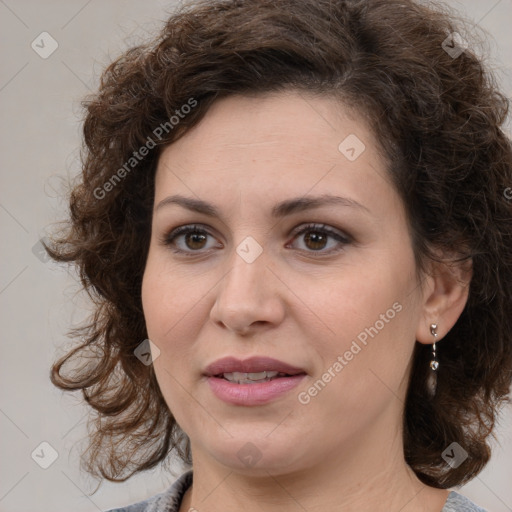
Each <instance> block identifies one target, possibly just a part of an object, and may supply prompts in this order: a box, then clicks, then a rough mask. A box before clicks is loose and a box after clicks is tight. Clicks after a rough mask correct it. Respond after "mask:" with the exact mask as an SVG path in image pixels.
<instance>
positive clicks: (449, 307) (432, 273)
mask: <svg viewBox="0 0 512 512" xmlns="http://www.w3.org/2000/svg"><path fill="white" fill-rule="evenodd" d="M472 275H473V269H472V261H465V262H463V263H460V262H457V263H455V262H453V260H444V261H443V262H437V261H431V264H430V270H429V273H428V275H427V276H426V278H425V282H424V286H423V307H422V313H421V316H420V319H419V324H418V327H417V330H416V340H417V341H418V342H419V343H425V344H432V343H434V337H433V336H432V334H431V332H430V325H431V324H437V333H438V336H437V341H439V340H441V339H442V338H443V337H444V336H446V334H447V333H448V332H449V331H450V329H451V328H452V327H453V326H454V325H455V323H456V322H457V320H458V318H459V316H460V315H461V313H462V311H463V310H464V307H465V305H466V302H467V299H468V294H469V285H470V282H471V277H472Z"/></svg>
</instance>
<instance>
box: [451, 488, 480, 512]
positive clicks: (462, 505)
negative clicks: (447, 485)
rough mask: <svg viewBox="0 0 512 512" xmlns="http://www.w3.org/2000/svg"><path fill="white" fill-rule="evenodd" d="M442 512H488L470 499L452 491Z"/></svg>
mask: <svg viewBox="0 0 512 512" xmlns="http://www.w3.org/2000/svg"><path fill="white" fill-rule="evenodd" d="M441 512H486V511H485V510H484V509H483V508H481V507H479V506H478V505H475V504H474V503H473V502H472V501H471V500H470V499H468V498H466V496H463V495H462V494H459V493H458V492H455V491H452V492H451V493H450V494H449V495H448V499H447V500H446V503H445V505H444V507H443V510H442V511H441Z"/></svg>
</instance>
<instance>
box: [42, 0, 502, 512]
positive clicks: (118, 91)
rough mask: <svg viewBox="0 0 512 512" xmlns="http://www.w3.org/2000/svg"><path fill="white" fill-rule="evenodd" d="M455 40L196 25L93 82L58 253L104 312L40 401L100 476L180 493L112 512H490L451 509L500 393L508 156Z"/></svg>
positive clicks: (298, 14) (392, 26) (380, 17)
mask: <svg viewBox="0 0 512 512" xmlns="http://www.w3.org/2000/svg"><path fill="white" fill-rule="evenodd" d="M458 30H460V29H458V28H457V25H456V24H455V22H454V21H453V19H452V18H450V17H449V16H448V15H447V14H445V13H440V12H439V11H435V10H433V9H431V8H429V7H427V6H424V5H421V4H419V3H416V2H413V1H411V0H391V1H390V0H386V1H382V0H371V1H358V0H353V1H349V0H347V1H339V0H337V1H328V0H314V1H313V0H272V1H271V0H258V1H256V0H252V1H250V0H240V1H221V0H215V1H207V2H203V3H197V2H196V3H194V4H189V6H187V7H184V8H182V10H181V11H180V12H179V13H177V14H175V15H173V16H172V17H171V18H170V19H169V21H168V22H167V24H166V26H165V27H164V29H163V30H162V32H161V34H160V35H159V36H158V38H157V39H156V40H155V41H154V42H153V43H150V44H148V45H146V46H140V47H137V48H133V49H131V50H129V51H127V52H126V53H125V54H124V55H123V56H122V57H120V58H119V59H118V60H117V61H116V62H114V63H113V64H111V65H110V66H109V68H108V69H107V70H106V71H105V73H104V75H103V78H102V81H101V85H100V88H99V91H98V93H97V94H96V95H95V96H93V97H92V98H91V99H90V100H89V101H88V102H87V116H86V119H85V124H84V140H85V145H86V155H85V159H84V167H83V174H82V177H81V182H80V183H79V184H78V185H77V186H76V188H75V189H74V190H73V193H72V196H71V216H70V222H69V230H68V231H67V232H66V233H65V234H63V235H62V236H61V237H60V238H58V239H56V240H55V243H54V244H53V246H52V247H51V248H49V250H50V252H51V254H52V256H53V257H54V258H55V259H57V260H59V261H68V262H74V263H75V264H76V265H77V266H78V268H79V270H80V272H81V276H82V282H83V284H84V286H85V288H86V289H87V290H88V291H89V293H90V295H91V297H92V298H93V299H94V301H95V304H96V309H95V314H94V316H93V318H92V319H91V322H90V323H89V324H88V325H86V326H84V327H83V328H82V329H81V330H79V331H78V332H76V333H75V334H76V335H77V336H80V337H82V343H81V344H80V346H78V347H77V348H76V349H75V350H73V351H72V352H71V353H69V354H67V355H66V356H65V357H64V358H63V359H61V360H60V361H58V362H57V363H56V364H55V366H54V368H53V373H52V379H53V382H54V383H55V384H56V385H57V386H59V387H60V388H62V389H66V390H78V389H80V390H82V392H83V394H84V397H85V399H86V400H87V403H88V404H89V405H90V406H91V407H92V408H93V410H94V411H96V416H95V422H94V423H93V425H92V426H93V429H94V430H93V432H92V433H91V444H90V449H89V451H88V452H87V453H86V459H85V460H86V462H87V464H88V465H87V468H88V470H89V471H90V472H91V473H93V474H95V475H100V476H102V477H104V478H107V479H109V480H112V481H123V480H126V479H127V478H129V477H130V476H131V475H133V474H134V473H136V472H138V471H142V470H145V469H149V468H152V467H154V466H155V465H157V464H159V463H161V462H162V461H164V460H167V461H168V459H169V454H170V453H171V452H174V453H176V454H178V456H179V457H180V458H181V459H182V460H183V461H184V462H185V464H186V465H187V468H188V469H189V471H187V472H186V473H185V474H184V475H182V476H181V477H180V478H179V479H178V481H177V482H176V483H175V484H174V485H173V486H172V487H171V488H170V489H168V490H167V491H166V492H164V493H163V494H161V495H158V496H155V497H152V498H149V499H148V500H146V501H145V502H143V503H139V504H136V505H132V506H128V507H126V508H121V509H118V511H122V510H124V511H130V512H135V511H164V510H166V511H180V512H183V511H187V510H197V511H199V512H201V511H208V512H211V511H220V510H223V511H229V510H235V509H238V508H239V507H240V506H243V508H244V510H245V511H246V512H251V511H252V510H265V511H274V510H280V511H281V510H290V511H292V510H311V511H315V510H332V511H334V510H343V511H356V510H357V511H366V510H368V511H370V510H371V511H376V510H385V511H392V510H396V511H397V512H398V511H402V512H409V511H410V512H412V511H415V512H416V511H418V512H419V511H421V512H423V511H425V512H438V511H440V510H443V511H444V512H447V511H478V510H482V509H481V508H479V507H478V506H476V505H475V504H473V503H471V502H470V501H469V500H468V499H466V498H464V497H463V496H461V495H460V494H458V493H456V492H454V491H451V492H450V490H449V488H450V487H454V486H458V485H461V484H463V483H465V482H467V481H469V480H470V479H471V478H473V477H474V476H475V475H477V474H478V473H479V472H480V471H481V470H482V468H483V467H484V466H485V464H486V463H487V461H488V460H489V457H490V450H489V446H488V444H487V439H488V437H489V435H490V434H491V433H492V431H493V425H494V422H495V418H496V415H497V413H498V411H499V407H500V405H501V404H502V403H504V401H505V400H506V397H507V393H508V390H509V386H510V384H511V379H510V375H511V373H510V371H511V369H512V340H511V333H512V325H511V322H512V296H511V286H510V285H511V283H512V256H511V254H510V247H511V246H512V206H511V202H510V200H509V196H508V195H507V190H509V187H510V186H511V184H512V150H511V145H510V142H509V140H508V139H507V137H506V136H505V135H504V133H503V131H502V130H501V126H502V124H503V122H504V120H505V118H506V114H507V109H508V103H507V100H506V98H505V97H504V96H503V95H502V94H501V93H500V92H499V91H498V90H497V88H496V86H495V85H494V82H493V79H492V77H491V76H489V75H488V74H487V73H486V72H485V71H484V68H483V64H482V62H481V61H480V60H479V59H478V58H477V57H476V56H475V55H474V54H473V52H472V51H471V48H469V46H468V44H467V43H465V42H464V40H463V39H462V37H461V36H460V35H459V34H458V32H457V31H458ZM150 340H151V341H150ZM86 354H87V358H85V355H86ZM192 463H193V472H192V469H191V468H192Z"/></svg>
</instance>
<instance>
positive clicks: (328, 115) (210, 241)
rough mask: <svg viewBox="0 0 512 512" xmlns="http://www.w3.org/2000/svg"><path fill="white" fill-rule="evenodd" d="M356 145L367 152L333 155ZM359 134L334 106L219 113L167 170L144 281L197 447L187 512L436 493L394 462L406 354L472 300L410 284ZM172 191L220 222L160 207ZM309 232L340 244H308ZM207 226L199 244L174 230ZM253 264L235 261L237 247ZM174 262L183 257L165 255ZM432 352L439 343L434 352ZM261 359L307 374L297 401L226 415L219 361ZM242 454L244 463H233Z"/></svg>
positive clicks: (244, 101) (213, 112) (174, 150)
mask: <svg viewBox="0 0 512 512" xmlns="http://www.w3.org/2000/svg"><path fill="white" fill-rule="evenodd" d="M350 134H355V135H356V136H357V137H358V138H359V139H360V140H361V141H363V143H364V144H365V146H366V149H365V151H364V152H363V153H362V154H361V155H360V156H359V157H358V158H357V159H356V160H354V161H350V160H349V159H347V158H346V156H345V155H344V154H342V153H341V152H340V151H339V150H338V146H339V144H340V142H342V141H343V140H344V139H345V138H346V137H347V136H348V135H350ZM386 169H387V164H386V162H385V160H384V158H383V157H382V152H381V151H379V145H378V141H376V140H375V138H374V136H373V135H372V133H371V131H370V130H369V128H368V126H367V124H366V122H365V121H364V119H363V118H362V117H360V116H358V115H357V113H354V112H351V111H350V110H349V109H348V108H347V107H345V106H343V105H342V104H340V102H339V101H336V100H334V99H332V98H328V97H321V98H320V97H318V96H317V97H315V96H312V95H305V94H304V93H300V94H299V93H298V92H295V91H291V90H290V91H287V92H286V93H283V92H281V93H275V94H268V95H264V96H260V97H245V96H231V97H229V98H226V99H223V100H220V101H217V102H216V103H215V104H214V105H213V106H212V107H211V108H210V110H209V111H208V113H207V114H206V116H205V118H204V119H203V120H202V121H201V122H200V123H199V124H198V125H197V126H196V127H194V128H193V129H192V130H191V131H189V132H188V133H187V134H186V135H185V136H184V137H182V138H181V139H179V140H178V141H176V142H175V143H174V144H172V145H170V146H168V147H167V148H166V149H165V150H164V151H163V153H162V154H161V156H160V159H159V164H158V169H157V174H156V184H155V210H154V215H153V223H152V239H151V244H150V250H149V254H148V259H147V266H146V269H145V274H144V280H143V288H142V294H143V306H144V314H145V318H146V323H147V328H148V335H149V338H150V339H151V340H152V341H153V342H154V343H155V345H156V346H157V347H158V348H159V350H160V355H159V357H157V358H156V359H155V361H154V369H155V372H156V375H157V379H158V382H159V385H160V388H161V390H162V393H163V395H164V397H165V400H166V402H167V404H168V406H169V408H170V410H171V411H172V412H173V414H174V416H175V417H176V419H177V421H178V423H179V425H180V426H181V427H182V428H183V430H184V431H185V432H186V433H187V435H188V436H189V438H190V441H191V447H192V455H193V460H194V483H193V486H192V487H191V489H189V491H188V492H187V494H186V495H185V498H184V501H183V503H182V506H181V508H180V511H187V510H189V508H190V507H194V508H195V509H196V510H197V511H199V512H203V511H204V512H205V511H221V510H222V511H223V512H231V511H235V510H236V511H238V510H240V507H243V510H244V512H252V511H261V510H265V511H268V512H273V511H276V512H277V511H280V512H281V511H283V510H287V511H288V510H290V511H293V510H297V511H300V510H308V511H311V512H316V511H325V510H330V511H338V510H339V511H341V510H343V511H344V512H350V511H358V512H361V511H365V510H372V511H377V510H379V511H380V510H382V511H384V510H385V511H396V512H398V511H401V512H410V511H429V512H439V511H440V510H441V509H442V507H443V505H444V503H445V501H446V498H447V495H448V492H447V491H446V490H440V489H434V488H431V487H428V486H425V485H424V484H422V483H421V482H420V481H419V480H418V479H417V478H416V476H415V475H414V473H413V471H412V470H411V469H410V468H409V467H408V466H407V464H406V463H405V461H404V456H403V446H402V431H401V428H402V427H401V418H402V414H403V407H404V397H405V394H406V389H407V378H408V375H409V371H410V361H411V356H412V351H413V348H414V345H415V343H416V341H418V342H420V343H432V342H433V336H432V335H431V333H430V324H431V323H433V322H434V323H437V324H438V334H439V336H438V341H439V340H440V339H442V338H443V336H444V335H445V334H446V333H447V332H448V331H449V330H450V329H451V327H452V326H453V325H454V323H455V322H456V320H457V318H458V317H459V315H460V314H461V312H462V310H463V308H464V305H465V303H466V300H467V290H468V286H467V285H468V282H469V279H470V276H468V275H466V274H463V273H462V271H459V269H456V268H455V269H451V270H449V269H448V267H444V266H442V265H440V264H436V265H434V264H431V266H430V272H429V274H428V275H423V276H420V279H419V278H418V276H417V274H416V266H415V260H414V256H413V251H412V246H411V239H410V236H409V232H408V228H407V220H406V216H405V212H404V208H403V203H402V201H401V199H400V197H399V196H398V194H397V192H396V191H395V189H394V188H393V186H392V185H391V183H390V180H389V177H388V175H387V171H386ZM174 194H180V195H183V196H186V197H189V198H194V199H202V200H204V201H208V202H210V203H212V204H213V205H215V206H216V207H217V208H218V210H219V212H220V215H219V216H208V215H206V214H204V213H196V212H193V211H190V210H188V209H186V208H184V207H182V206H180V205H177V204H166V205H162V206H160V207H159V204H160V203H161V202H162V200H164V199H165V198H166V197H168V196H171V195H174ZM322 194H333V195H337V196H343V197H346V198H350V199H351V200H353V201H357V203H359V204H360V205H362V207H350V206H344V205H338V204H329V205H327V204H323V205H322V206H320V207H318V208H315V209H311V210H306V211H301V212H295V213H293V214H290V215H287V216H286V217H283V218H281V219H275V218H273V217H272V216H271V210H272V207H273V206H274V205H275V204H276V203H278V202H280V201H283V200H286V199H290V198H295V197H303V196H307V197H311V196H318V195H322ZM308 223H320V224H325V225H327V226H328V227H331V228H332V229H334V230H335V231H336V232H340V233H341V234H342V235H349V237H350V239H351V241H349V242H348V243H339V242H337V241H336V240H335V239H333V238H331V237H328V238H327V239H322V240H323V244H322V243H318V240H317V245H315V242H314V241H313V242H311V241H310V240H309V238H308V235H309V236H311V235H312V234H313V235H314V234H315V233H316V234H317V236H318V232H317V230H315V229H310V230H309V231H307V232H305V233H302V234H294V232H293V230H294V228H296V227H300V226H304V225H306V224H308ZM189 224H200V225H201V227H203V228H204V229H206V230H207V231H208V232H209V233H210V234H209V235H208V236H207V238H206V240H204V239H199V242H198V241H197V239H194V238H192V239H191V240H190V239H188V245H187V239H186V238H185V236H184V235H181V236H179V237H178V238H177V239H175V240H174V244H175V245H174V246H173V245H166V244H165V243H163V240H164V239H165V237H166V236H168V235H169V233H170V232H171V231H172V230H173V229H175V228H176V227H178V226H183V225H189ZM248 236H251V237H253V238H254V239H255V240H256V241H257V242H258V243H259V245H260V246H261V248H262V249H263V252H262V253H261V254H260V255H259V257H257V258H256V259H255V261H253V262H252V263H248V262H246V261H245V260H244V259H242V258H241V256H239V254H237V252H236V248H237V246H238V245H239V244H240V243H241V242H243V241H244V240H245V239H246V237H248ZM177 248H181V249H182V250H184V251H188V253H192V256H191V257H187V256H186V255H183V254H180V253H176V252H173V249H177ZM397 302H398V303H399V304H400V305H401V306H402V310H401V311H400V312H398V313H397V314H396V315H395V316H394V318H393V319H391V320H389V321H388V322H386V323H385V325H384V327H383V328H381V329H380V330H379V332H378V334H377V335H374V337H373V338H369V339H368V343H367V345H366V346H364V345H361V344H360V345H361V346H362V349H361V350H360V351H359V352H358V353H357V355H355V356H354V357H353V358H352V360H350V361H347V364H346V365H345V366H344V367H343V369H342V371H340V372H339V373H336V376H335V377H333V378H332V379H331V381H330V382H329V383H328V384H327V385H326V386H325V388H324V389H322V391H321V392H320V393H318V394H317V395H316V396H314V397H312V398H311V401H310V402H309V403H308V404H306V405H304V404H302V403H300V402H299V400H298V398H297V395H298V393H299V392H301V391H307V390H308V389H309V388H310V387H311V386H312V384H313V383H314V382H316V381H317V380H318V379H319V378H321V376H322V374H324V373H325V372H326V371H327V370H328V368H330V367H331V368H332V366H333V364H334V363H335V361H337V358H338V356H340V355H341V356H343V354H344V353H345V352H346V351H347V350H348V349H349V348H350V346H351V343H352V341H353V340H355V339H356V338H357V335H358V334H359V333H361V332H362V331H364V330H365V328H368V327H370V326H374V325H375V324H376V321H377V320H379V319H380V318H382V317H381V316H380V315H382V314H385V313H386V311H387V310H389V309H390V308H392V305H393V304H394V303H397ZM438 350H442V343H441V344H440V345H439V346H438ZM229 355H233V356H235V357H239V358H241V359H244V358H247V357H251V356H254V355H267V356H271V357H274V358H276V359H280V360H282V361H285V362H287V363H289V364H292V365H294V366H297V367H300V368H303V369H304V370H305V371H306V372H307V374H308V375H307V377H306V378H305V379H304V381H303V382H302V383H301V384H300V386H299V388H298V389H294V390H293V391H291V392H289V393H287V394H286V395H284V396H282V397H280V398H278V399H277V400H275V401H273V402H271V403H268V404H265V405H260V406H255V407H243V406H237V405H231V404H227V403H224V402H222V401H221V400H219V399H218V398H217V397H216V396H215V395H214V394H213V393H212V392H211V390H210V388H209V386H208V384H207V382H206V380H205V378H204V377H203V376H202V371H203V370H204V368H205V367H206V366H207V365H208V364H210V363H212V362H213V361H215V360H217V359H219V358H221V357H225V356H229ZM248 442H250V443H252V444H253V445H255V446H256V448H257V451H258V453H259V455H260V456H261V458H260V459H259V461H258V462H257V463H256V464H255V465H254V466H248V465H247V464H246V463H244V462H243V461H242V460H241V459H239V457H238V455H237V454H238V451H239V450H240V449H241V448H242V447H244V445H246V443H248Z"/></svg>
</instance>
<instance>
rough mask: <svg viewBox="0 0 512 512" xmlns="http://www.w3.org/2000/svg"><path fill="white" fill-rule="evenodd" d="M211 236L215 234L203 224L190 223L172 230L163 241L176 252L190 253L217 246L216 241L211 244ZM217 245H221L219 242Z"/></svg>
mask: <svg viewBox="0 0 512 512" xmlns="http://www.w3.org/2000/svg"><path fill="white" fill-rule="evenodd" d="M209 237H210V238H212V239H213V236H212V235H211V234H210V233H209V232H208V231H206V230H205V229H204V228H202V227H201V226H197V225H189V226H180V227H178V228H176V229H174V230H172V231H171V232H170V233H169V234H168V235H166V236H165V237H164V239H163V240H162V242H163V243H164V244H165V245H169V246H172V247H173V250H174V251H175V252H178V253H184V254H187V255H190V254H191V253H199V252H204V251H207V250H208V249H212V248H213V247H215V243H210V244H209V240H208V238H209ZM217 247H219V245H218V244H217ZM220 247H222V245H220Z"/></svg>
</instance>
